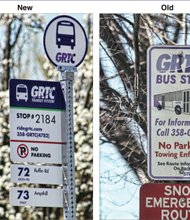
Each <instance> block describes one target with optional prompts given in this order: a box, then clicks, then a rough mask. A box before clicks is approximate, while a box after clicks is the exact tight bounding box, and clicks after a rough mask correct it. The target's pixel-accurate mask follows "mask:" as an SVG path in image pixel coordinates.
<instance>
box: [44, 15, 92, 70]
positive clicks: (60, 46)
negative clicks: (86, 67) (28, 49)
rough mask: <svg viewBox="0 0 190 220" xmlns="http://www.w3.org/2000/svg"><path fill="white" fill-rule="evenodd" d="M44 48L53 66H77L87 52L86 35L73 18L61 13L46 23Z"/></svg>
mask: <svg viewBox="0 0 190 220" xmlns="http://www.w3.org/2000/svg"><path fill="white" fill-rule="evenodd" d="M43 41H44V49H45V52H46V55H47V57H48V59H49V60H50V61H51V62H52V63H53V64H54V65H55V66H65V67H77V66H79V65H80V64H81V62H82V61H83V59H84V57H85V55H86V52H87V43H88V42H87V37H86V33H85V30H84V28H83V27H82V25H81V24H80V23H79V22H78V21H77V20H76V19H74V18H72V17H70V16H67V15H61V16H58V17H55V18H54V19H53V20H51V21H50V23H49V24H48V25H47V27H46V30H45V33H44V40H43Z"/></svg>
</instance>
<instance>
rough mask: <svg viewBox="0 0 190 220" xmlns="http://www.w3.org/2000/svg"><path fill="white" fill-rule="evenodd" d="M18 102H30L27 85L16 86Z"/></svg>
mask: <svg viewBox="0 0 190 220" xmlns="http://www.w3.org/2000/svg"><path fill="white" fill-rule="evenodd" d="M16 100H17V101H18V102H19V101H20V100H24V101H25V102H27V101H28V88H27V86H26V85H25V84H18V85H17V86H16Z"/></svg>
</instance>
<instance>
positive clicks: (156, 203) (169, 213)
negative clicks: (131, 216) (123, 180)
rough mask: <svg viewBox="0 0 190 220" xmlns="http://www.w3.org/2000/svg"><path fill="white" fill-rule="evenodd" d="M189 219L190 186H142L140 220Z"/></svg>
mask: <svg viewBox="0 0 190 220" xmlns="http://www.w3.org/2000/svg"><path fill="white" fill-rule="evenodd" d="M179 219H181V220H182V219H183V220H188V219H190V184H163V183H158V184H151V183H148V184H144V185H142V186H141V189H140V220H179Z"/></svg>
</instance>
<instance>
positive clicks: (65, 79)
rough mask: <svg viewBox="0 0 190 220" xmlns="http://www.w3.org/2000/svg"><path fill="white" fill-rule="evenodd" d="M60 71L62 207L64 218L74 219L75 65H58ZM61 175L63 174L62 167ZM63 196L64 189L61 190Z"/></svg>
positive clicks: (67, 219) (66, 219)
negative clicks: (64, 141)
mask: <svg viewBox="0 0 190 220" xmlns="http://www.w3.org/2000/svg"><path fill="white" fill-rule="evenodd" d="M58 70H59V71H60V72H61V77H62V79H61V81H60V83H61V89H62V92H63V95H64V97H65V99H66V103H67V105H66V124H67V164H63V166H65V165H67V186H66V190H67V207H66V208H64V209H63V216H64V219H65V220H75V219H76V195H75V159H74V132H73V80H74V72H76V71H77V68H76V67H72V68H71V67H65V66H59V67H58ZM63 175H65V172H64V169H63ZM63 194H64V195H63V197H64V196H65V191H63Z"/></svg>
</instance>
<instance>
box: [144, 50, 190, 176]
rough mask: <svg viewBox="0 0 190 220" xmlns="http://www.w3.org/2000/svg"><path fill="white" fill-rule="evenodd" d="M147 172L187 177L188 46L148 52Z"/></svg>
mask: <svg viewBox="0 0 190 220" xmlns="http://www.w3.org/2000/svg"><path fill="white" fill-rule="evenodd" d="M147 55H148V66H147V69H148V77H147V78H148V134H149V137H148V145H149V150H148V173H149V176H150V177H151V178H152V179H157V180H189V178H190V47H186V46H184V47H183V46H153V47H151V48H149V50H148V54H147Z"/></svg>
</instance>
